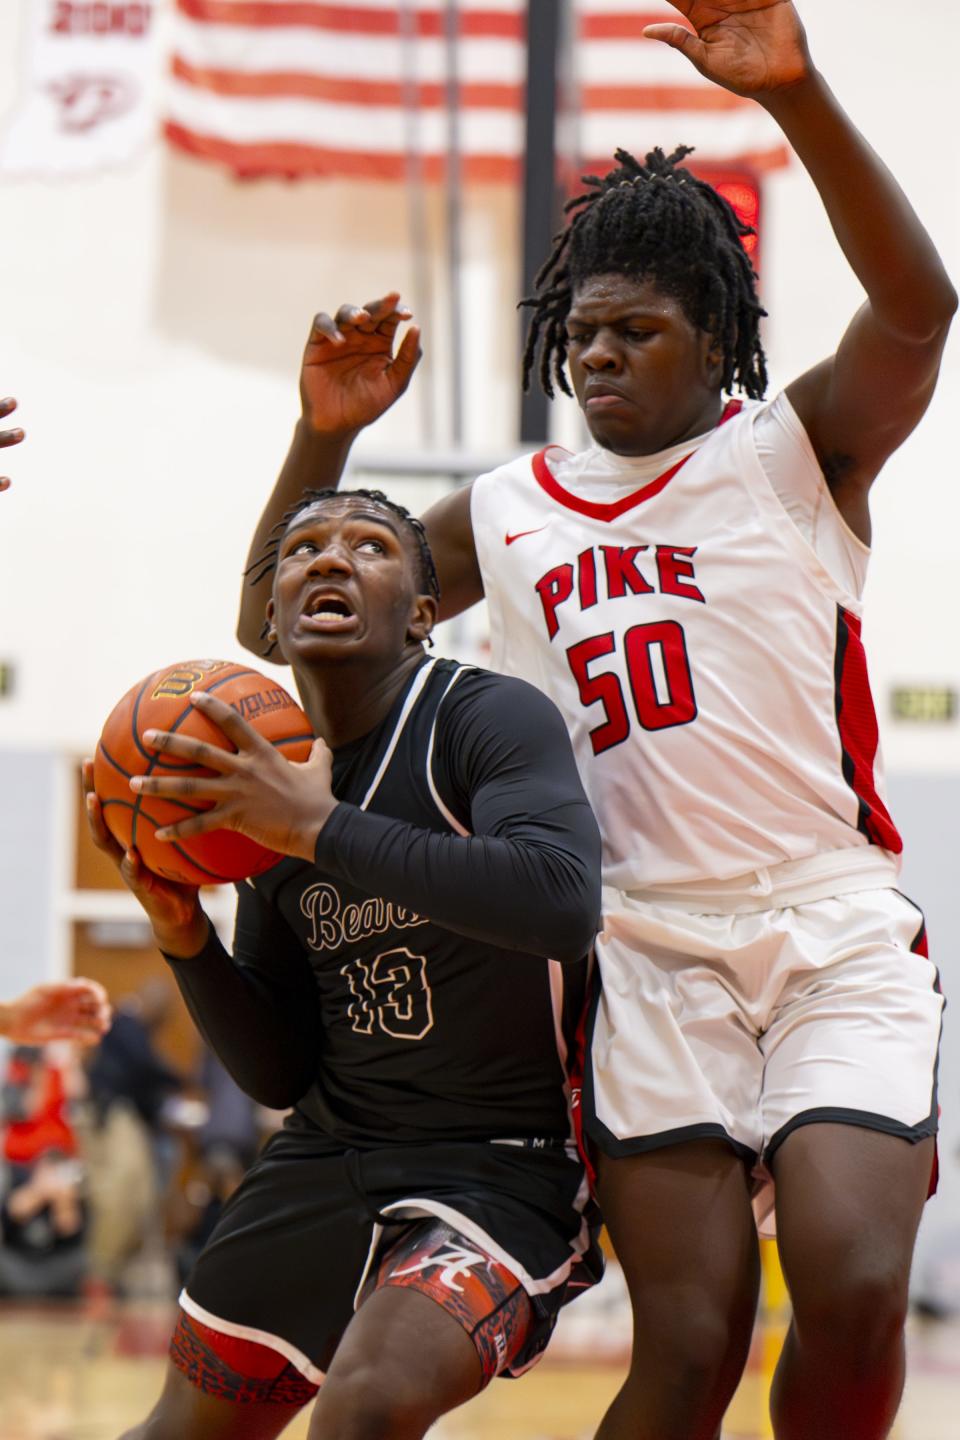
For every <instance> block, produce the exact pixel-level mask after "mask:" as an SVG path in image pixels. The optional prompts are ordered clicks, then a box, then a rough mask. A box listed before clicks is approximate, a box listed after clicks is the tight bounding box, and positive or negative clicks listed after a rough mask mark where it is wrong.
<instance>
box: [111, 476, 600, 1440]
mask: <svg viewBox="0 0 960 1440" xmlns="http://www.w3.org/2000/svg"><path fill="white" fill-rule="evenodd" d="M414 526H415V522H411V521H410V519H409V517H407V516H406V512H404V511H402V510H401V509H400V508H399V507H395V506H393V505H391V504H390V503H389V502H387V501H385V499H383V498H382V497H378V496H377V495H376V493H375V492H364V493H358V492H353V493H349V492H348V493H343V494H341V495H332V494H330V493H327V494H325V495H324V494H320V495H318V496H316V497H307V499H306V501H305V503H304V504H303V505H302V506H301V507H299V508H298V509H297V511H296V513H294V514H293V515H292V517H291V518H290V520H289V523H287V524H286V526H285V528H284V529H283V531H282V533H281V535H280V538H279V543H278V544H277V546H276V549H275V554H272V555H269V556H268V557H267V559H266V561H265V564H266V565H267V566H268V567H270V568H272V569H273V571H274V583H273V598H272V600H271V602H270V606H269V611H270V628H271V633H272V636H273V638H274V639H275V640H276V643H277V644H278V646H279V648H280V650H281V651H282V653H283V655H284V656H285V658H286V659H287V660H288V661H290V663H291V664H292V666H293V669H294V673H295V675H296V677H297V682H298V685H299V688H300V693H301V696H302V698H303V702H304V705H305V708H306V710H307V713H308V715H309V717H310V719H311V722H312V724H313V726H314V728H315V731H316V733H317V734H318V735H320V736H322V737H323V739H322V740H318V741H317V742H316V744H315V746H314V749H313V752H312V755H311V757H310V759H309V760H308V761H307V762H306V763H305V764H303V765H292V764H290V763H289V762H288V761H287V760H286V759H284V758H283V757H282V756H280V755H278V754H277V752H275V751H274V750H273V749H272V747H271V746H270V745H269V744H268V743H267V742H265V741H263V740H262V738H261V737H260V736H258V735H257V734H256V732H254V731H253V730H252V729H251V728H250V727H248V726H247V724H246V723H245V722H244V721H243V720H242V719H240V718H239V716H237V715H236V714H234V712H233V711H232V710H231V709H230V708H229V707H228V706H226V705H224V704H222V703H220V702H218V701H217V700H216V699H214V698H212V697H208V696H204V695H197V696H195V697H194V700H195V703H196V704H197V705H198V706H199V707H200V708H202V709H203V711H204V713H206V714H207V715H208V716H209V717H210V719H211V720H214V721H215V722H216V723H217V724H219V725H220V726H221V727H222V728H223V730H224V731H225V732H226V734H227V735H228V737H229V738H230V740H231V741H232V742H233V744H234V745H235V746H236V753H235V754H234V753H228V752H226V751H222V750H217V749H215V748H213V747H210V746H207V745H204V744H202V743H200V742H196V741H191V740H184V739H183V738H181V737H178V736H175V735H168V734H163V733H155V734H154V735H153V736H152V741H151V743H153V744H154V745H155V747H156V749H157V750H158V751H162V752H164V753H165V754H169V755H171V756H176V757H182V758H186V759H190V760H192V761H195V762H200V763H202V764H203V765H204V766H206V767H208V768H209V770H210V771H211V772H213V774H212V778H210V779H200V778H191V777H187V778H176V777H167V778H161V779H154V778H152V777H151V778H144V779H142V780H138V781H136V782H131V784H132V785H134V786H135V788H137V789H138V790H139V791H140V792H141V793H144V794H160V795H169V796H173V795H176V796H179V797H182V798H186V799H188V800H189V799H202V800H214V801H215V802H216V804H215V807H214V808H213V809H212V810H209V811H207V812H205V813H202V814H198V815H197V816H196V817H193V818H191V819H189V820H187V821H185V822H182V823H181V824H180V825H178V826H174V827H171V828H170V829H169V831H168V832H167V834H168V835H169V836H170V837H174V836H177V835H187V834H190V833H197V832H198V831H201V830H206V829H211V828H217V827H221V826H225V827H228V828H233V829H237V830H241V831H242V832H243V833H245V834H247V835H249V836H251V837H253V838H255V839H257V840H259V841H261V842H262V843H263V844H266V845H268V846H270V847H271V848H272V849H276V850H279V851H281V852H282V853H284V854H285V855H286V856H288V857H289V858H287V859H285V860H283V861H282V862H281V863H280V864H278V865H277V866H276V867H275V868H274V869H273V870H270V871H268V872H267V873H266V874H265V875H263V876H260V877H258V878H257V879H256V880H254V881H251V882H248V883H247V884H244V885H241V886H239V887H238V889H239V892H240V898H239V909H238V916H237V926H236V936H235V942H234V952H233V956H232V957H231V956H230V955H229V954H227V952H226V951H225V950H224V948H223V946H222V945H221V943H220V941H219V940H218V938H217V936H216V934H215V932H214V930H213V928H212V927H211V926H210V925H209V923H208V921H207V919H206V917H205V915H204V913H203V911H202V909H201V907H200V903H199V899H198V894H197V892H196V890H194V889H192V888H191V887H188V886H183V885H174V884H170V883H169V882H167V881H165V880H161V879H159V878H157V877H155V876H153V875H151V874H150V873H149V872H147V871H146V870H145V869H144V868H143V867H142V865H141V864H140V862H139V859H138V857H137V855H136V853H135V852H130V853H128V854H126V855H124V854H122V852H121V851H120V847H119V846H117V845H116V844H115V842H113V841H112V839H111V838H110V837H109V835H108V834H107V832H106V830H105V828H104V826H103V822H102V816H101V814H100V810H99V805H98V802H97V800H96V798H95V796H94V795H93V793H92V789H91V788H90V781H91V775H90V771H89V767H88V769H87V772H86V775H85V785H86V788H87V795H88V801H87V803H88V812H89V817H90V821H91V825H92V829H93V834H94V838H95V840H96V842H97V844H98V845H99V846H100V847H101V848H102V849H104V850H106V851H107V852H108V853H110V854H111V855H112V857H113V858H114V860H115V861H116V862H117V864H118V865H119V866H120V870H121V873H122V875H123V877H124V879H125V881H126V882H127V884H128V885H129V886H130V888H131V890H132V891H133V892H134V894H135V895H136V896H137V897H138V899H139V900H140V901H141V903H142V905H143V908H144V909H145V911H146V913H147V915H148V916H149V918H150V920H151V923H152V926H153V930H154V935H155V937H156V941H157V944H158V945H159V947H160V949H161V950H162V951H163V952H164V954H165V955H166V957H167V958H168V960H169V962H170V964H171V967H172V969H173V973H174V975H175V977H176V979H177V982H178V984H179V986H180V988H181V991H182V992H183V995H184V997H185V999H186V1002H187V1005H188V1006H189V1008H190V1010H191V1013H192V1014H193V1016H194V1019H195V1020H196V1022H197V1025H198V1027H199V1029H200V1030H201V1032H202V1033H203V1035H204V1036H205V1038H206V1039H207V1041H208V1042H209V1044H210V1045H211V1046H212V1047H213V1048H214V1050H215V1051H216V1052H217V1053H218V1054H219V1055H220V1057H221V1058H222V1059H223V1061H224V1063H225V1064H226V1065H227V1067H228V1068H229V1070H230V1071H231V1073H232V1074H233V1075H234V1077H235V1078H236V1079H237V1081H238V1082H239V1083H240V1085H241V1086H243V1088H244V1089H245V1090H247V1091H248V1093H250V1094H251V1095H253V1096H254V1097H255V1098H256V1099H258V1100H259V1101H261V1102H262V1103H264V1104H266V1105H268V1106H271V1107H275V1108H280V1107H284V1108H285V1107H287V1106H293V1110H292V1113H291V1115H290V1116H289V1118H288V1120H287V1122H286V1124H285V1126H284V1128H283V1130H282V1131H281V1132H280V1133H279V1134H278V1135H277V1136H275V1137H274V1139H273V1140H272V1141H271V1142H270V1143H269V1144H268V1146H267V1147H266V1150H265V1152H264V1154H263V1156H262V1157H261V1159H260V1160H259V1161H258V1162H257V1163H256V1164H255V1165H254V1167H253V1169H252V1170H251V1171H250V1173H249V1174H248V1176H247V1178H246V1180H245V1181H244V1182H243V1184H242V1185H241V1187H240V1189H239V1190H238V1192H237V1193H236V1195H235V1196H234V1198H233V1199H232V1201H231V1202H230V1204H229V1205H228V1207H227V1209H226V1210H225V1212H224V1215H223V1217H222V1219H221V1221H220V1223H219V1225H218V1227H217V1229H216V1231H215V1232H214V1234H213V1237H212V1238H211V1240H210V1242H209V1243H208V1245H207V1247H206V1249H205V1250H204V1252H203V1254H202V1255H201V1257H200V1260H199V1262H198V1264H197V1266H196V1268H195V1270H194V1272H193V1274H192V1275H191V1277H190V1278H189V1280H188V1282H187V1285H186V1288H185V1290H184V1292H183V1295H182V1297H181V1310H180V1316H179V1321H178V1324H177V1327H176V1331H175V1334H174V1338H173V1342H172V1346H171V1363H170V1366H169V1371H168V1376H167V1381H166V1385H165V1388H164V1391H163V1394H162V1396H161V1398H160V1400H159V1402H158V1403H157V1405H156V1407H155V1408H154V1410H153V1412H152V1413H151V1415H150V1417H149V1419H148V1420H146V1421H145V1422H144V1423H143V1425H141V1426H139V1427H137V1428H136V1429H134V1430H133V1431H131V1432H129V1434H130V1435H131V1436H138V1437H139V1436H142V1437H150V1440H166V1437H170V1440H200V1437H203V1440H218V1437H228V1436H229V1437H234V1436H238V1437H239V1436H243V1437H244V1440H252V1437H255V1440H261V1437H263V1440H266V1437H271V1436H274V1435H276V1434H278V1433H279V1432H280V1431H281V1430H282V1429H283V1427H284V1426H285V1425H286V1424H287V1422H288V1421H289V1419H290V1418H291V1416H292V1415H293V1414H294V1413H296V1411H297V1410H298V1409H299V1408H300V1407H301V1406H302V1405H303V1404H305V1403H306V1402H307V1401H309V1400H310V1399H312V1398H313V1396H314V1395H316V1394H317V1391H318V1389H319V1400H318V1402H317V1405H316V1407H315V1409H314V1413H313V1418H312V1421H311V1428H310V1436H311V1437H312V1440H321V1437H322V1440H326V1437H331V1440H332V1437H336V1440H348V1437H358V1440H359V1437H365V1436H370V1437H373V1436H376V1437H378V1440H387V1437H396V1440H407V1437H415V1436H421V1435H422V1434H423V1433H424V1431H425V1430H426V1429H427V1428H428V1426H429V1425H430V1424H432V1423H433V1421H434V1420H436V1419H437V1417H438V1416H439V1415H441V1414H443V1413H444V1412H446V1411H447V1410H450V1409H451V1408H453V1407H454V1406H456V1405H459V1404H461V1403H462V1402H463V1401H465V1400H467V1399H469V1398H470V1397H471V1396H472V1395H474V1394H475V1393H476V1392H477V1391H478V1390H479V1389H480V1388H481V1387H482V1386H483V1385H484V1384H485V1383H486V1382H487V1381H488V1380H489V1379H490V1378H491V1377H492V1376H493V1375H496V1374H498V1373H508V1374H519V1373H520V1372H521V1371H522V1370H524V1369H525V1368H527V1367H528V1366H529V1365H531V1364H532V1363H533V1362H534V1361H535V1360H536V1358H537V1357H538V1356H539V1354H540V1353H541V1351H542V1350H543V1348H544V1346H545V1345H546V1342H547V1339H548V1338H549V1334H550V1330H551V1328H552V1324H553V1320H554V1318H555V1315H556V1312H557V1310H558V1308H559V1306H560V1305H561V1304H562V1303H563V1301H564V1300H565V1299H568V1298H570V1297H571V1295H572V1294H573V1293H574V1292H575V1291H576V1290H577V1289H578V1288H582V1287H583V1286H585V1285H587V1284H589V1283H591V1279H592V1278H593V1277H595V1274H596V1262H597V1255H596V1251H595V1248H594V1243H593V1237H592V1233H591V1226H590V1217H589V1215H588V1214H587V1212H586V1206H587V1186H586V1184H585V1182H584V1175H583V1170H582V1167H581V1164H580V1162H579V1159H578V1157H577V1155H576V1147H575V1145H574V1143H573V1142H572V1138H571V1114H570V1104H571V1085H570V1079H569V1070H568V1055H572V1054H573V1052H574V1048H575V1045H576V1032H577V1026H578V1020H579V1017H580V1014H581V1012H582V1009H583V1001H584V996H585V991H586V985H587V966H588V961H587V959H586V958H585V957H586V954H587V952H588V951H589V948H590V945H591V941H592V938H593V934H594V931H595V928H596V922H597V917H598V913H599V900H600V895H599V856H600V842H599V834H598V831H597V827H596V823H595V821H594V818H593V815H592V812H591V811H590V808H589V806H588V804H587V801H586V798H585V796H584V794H583V791H582V789H581V786H580V782H579V779H578V777H577V772H576V769H575V766H574V761H573V755H572V752H571V749H570V744H569V741H568V739H567V735H566V731H565V728H564V725H563V722H562V720H561V718H560V716H559V713H558V712H557V711H556V710H555V709H554V707H553V705H552V703H551V702H550V701H549V700H547V699H546V698H545V697H544V696H543V695H541V694H540V693H539V692H538V691H536V690H534V689H533V688H532V687H530V686H528V685H527V684H526V683H524V682H522V681H519V680H514V679H507V678H505V677H502V676H495V675H492V674H489V673H487V672H484V671H480V670H475V669H471V668H468V667H463V666H460V665H458V664H456V663H455V662H453V661H448V660H434V659H430V658H428V657H427V656H426V654H425V652H424V648H423V647H424V642H425V641H426V640H427V639H428V637H429V634H430V630H431V628H432V625H433V622H434V619H435V616H436V609H437V588H438V587H437V585H436V579H435V575H434V572H433V563H432V559H431V557H430V553H429V550H428V549H427V546H426V541H425V539H424V538H423V535H422V531H419V530H418V529H416V528H414Z"/></svg>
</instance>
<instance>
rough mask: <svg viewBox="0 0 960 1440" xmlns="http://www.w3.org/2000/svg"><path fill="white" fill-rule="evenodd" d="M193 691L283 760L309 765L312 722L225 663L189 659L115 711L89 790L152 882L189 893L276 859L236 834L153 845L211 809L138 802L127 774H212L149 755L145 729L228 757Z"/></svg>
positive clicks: (151, 678) (254, 677)
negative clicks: (238, 720)
mask: <svg viewBox="0 0 960 1440" xmlns="http://www.w3.org/2000/svg"><path fill="white" fill-rule="evenodd" d="M195 690H206V691H207V692H208V693H209V694H211V695H216V697H217V699H218V700H223V701H225V702H226V704H228V705H231V706H232V707H233V709H234V710H236V712H237V714H238V715H241V716H242V717H243V719H245V720H248V721H249V722H250V724H251V725H252V726H253V727H254V729H255V730H257V731H259V733H260V734H261V735H262V736H263V737H264V738H265V739H266V740H269V741H270V743H271V745H274V746H276V747H277V748H278V749H280V750H281V751H282V753H283V754H284V755H285V756H286V757H287V758H288V759H289V760H305V759H306V758H307V756H308V755H309V754H310V747H311V745H312V744H313V735H312V734H311V733H310V722H309V721H308V719H307V717H306V715H304V713H303V711H302V710H301V709H300V706H299V705H298V704H297V703H296V701H295V700H292V699H291V698H290V696H289V695H288V694H287V692H286V690H284V689H283V688H282V687H281V686H279V685H277V684H275V682H274V681H273V680H268V679H267V678H266V676H264V675H260V674H258V673H257V671H256V670H251V669H249V668H248V666H246V665H234V664H233V663H232V662H231V661H229V660H187V661H184V663H183V664H181V665H170V666H168V667H167V668H166V669H163V670H155V671H154V672H153V674H152V675H148V676H147V678H146V679H145V680H141V681H140V683H139V685H134V687H133V689H132V690H128V691H127V693H126V695H124V697H123V699H122V700H121V701H120V703H119V705H117V706H116V708H115V709H114V710H113V711H112V712H111V714H110V716H109V718H108V720H107V723H106V724H105V725H104V727H103V734H102V735H101V736H100V741H99V743H98V745H97V754H96V759H95V761H94V772H93V773H94V789H95V790H96V793H97V795H98V797H99V799H100V803H101V805H102V807H103V818H104V821H105V822H106V825H107V827H108V829H109V830H110V832H111V834H112V835H113V836H115V838H116V839H117V840H119V842H120V844H121V845H122V846H123V847H124V849H125V850H126V849H129V848H130V847H131V846H135V847H136V849H137V850H138V851H139V854H140V857H141V859H142V860H143V863H144V864H145V865H146V866H147V867H148V868H149V869H150V870H153V871H154V873H155V874H157V875H162V876H164V878H165V879H167V880H176V881H179V882H181V883H184V884H187V885H217V884H221V883H223V882H227V881H231V880H245V879H247V877H248V876H250V875H260V874H262V873H263V871H264V870H269V868H270V866H271V865H275V864H276V863H277V861H278V860H280V859H281V858H282V857H281V856H280V855H278V854H276V852H275V851H273V850H267V849H266V848H265V847H264V846H263V845H258V844H257V843H256V841H254V840H248V839H247V837H246V836H245V835H238V834H237V833H236V831H234V830H211V831H210V832H209V833H208V834H206V835H191V836H189V837H188V838H187V839H185V840H157V839H156V836H155V831H156V830H158V829H162V828H163V826H164V825H175V824H176V823H177V821H178V820H185V819H187V818H188V817H189V816H190V815H196V814H197V813H198V812H199V811H201V810H209V809H210V808H211V806H212V803H213V802H212V801H209V800H196V801H191V803H190V804H186V803H185V802H182V801H179V800H165V799H160V798H159V796H155V795H136V794H134V792H133V791H132V790H131V789H130V787H129V785H128V783H127V782H128V781H129V780H130V778H131V776H133V775H156V774H160V773H167V774H169V773H171V772H174V773H176V774H179V775H210V774H212V773H213V772H212V771H210V770H205V769H203V767H201V766H198V765H191V764H189V763H188V762H185V761H183V760H177V759H176V758H174V757H169V756H161V755H157V754H154V753H153V752H152V751H150V750H148V749H147V747H146V746H145V745H144V743H143V738H142V737H143V733H144V731H146V730H171V731H175V732H177V733H179V734H181V735H190V736H192V737H193V738H194V739H196V740H206V741H208V742H210V743H211V744H214V745H219V746H220V747H221V749H224V750H231V751H232V750H233V749H234V746H233V745H232V744H231V742H230V741H229V740H228V739H227V737H226V735H224V733H223V731H222V730H221V729H220V727H219V726H218V725H214V724H213V722H212V721H211V720H208V719H207V717H206V716H205V715H202V714H201V713H200V711H199V710H197V709H196V708H195V707H194V706H193V705H191V704H190V696H191V694H192V693H193V691H195Z"/></svg>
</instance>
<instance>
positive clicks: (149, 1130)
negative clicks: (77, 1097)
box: [83, 980, 184, 1293]
mask: <svg viewBox="0 0 960 1440" xmlns="http://www.w3.org/2000/svg"><path fill="white" fill-rule="evenodd" d="M171 1003H172V995H171V991H170V988H169V985H167V984H165V983H164V982H163V981H162V980H150V981H148V982H147V983H146V984H145V985H144V986H143V987H142V988H141V989H140V990H139V991H138V992H137V993H136V994H135V995H131V996H128V997H126V998H125V999H124V1000H122V1001H121V1002H120V1004H119V1005H118V1006H117V1012H116V1015H115V1018H114V1022H113V1026H112V1028H111V1030H110V1032H109V1033H108V1034H107V1035H106V1036H105V1037H104V1039H103V1042H102V1043H101V1045H100V1047H99V1048H98V1050H97V1051H96V1052H95V1054H94V1055H93V1056H92V1057H91V1061H90V1065H89V1069H88V1078H89V1085H90V1105H89V1119H88V1124H87V1126H86V1128H85V1132H84V1135H83V1149H84V1155H85V1158H86V1162H87V1174H88V1196H89V1202H90V1242H89V1251H90V1271H91V1289H93V1290H94V1291H99V1292H101V1293H104V1292H108V1291H109V1292H110V1293H115V1292H117V1291H118V1290H119V1289H121V1288H122V1282H123V1273H124V1270H125V1268H126V1266H127V1264H128V1262H129V1261H130V1260H131V1259H132V1258H133V1257H134V1256H135V1255H136V1254H137V1253H138V1252H139V1251H140V1250H141V1249H142V1247H143V1244H144V1241H145V1239H146V1238H147V1236H148V1234H149V1233H150V1230H151V1226H152V1225H154V1224H155V1221H156V1217H157V1214H158V1202H159V1200H160V1198H161V1196H162V1195H163V1193H164V1192H165V1190H166V1187H167V1184H168V1182H169V1178H170V1173H171V1170H172V1166H173V1159H174V1149H175V1142H174V1141H173V1140H172V1137H170V1136H169V1135H168V1134H167V1133H166V1131H165V1130H164V1128H163V1120H162V1116H163V1108H164V1104H165V1103H166V1102H167V1100H168V1099H169V1097H170V1096H172V1095H173V1094H175V1093H176V1092H178V1091H179V1090H181V1089H182V1088H183V1085H184V1079H183V1076H181V1075H180V1074H179V1073H178V1072H177V1071H176V1070H174V1069H173V1068H172V1067H171V1066H170V1065H169V1064H168V1063H167V1061H166V1060H164V1058H163V1057H162V1055H160V1054H159V1053H158V1051H157V1049H156V1047H155V1036H156V1033H157V1031H158V1029H159V1028H160V1026H161V1025H162V1024H163V1023H164V1021H165V1020H166V1019H167V1017H168V1015H169V1013H170V1007H171Z"/></svg>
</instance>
